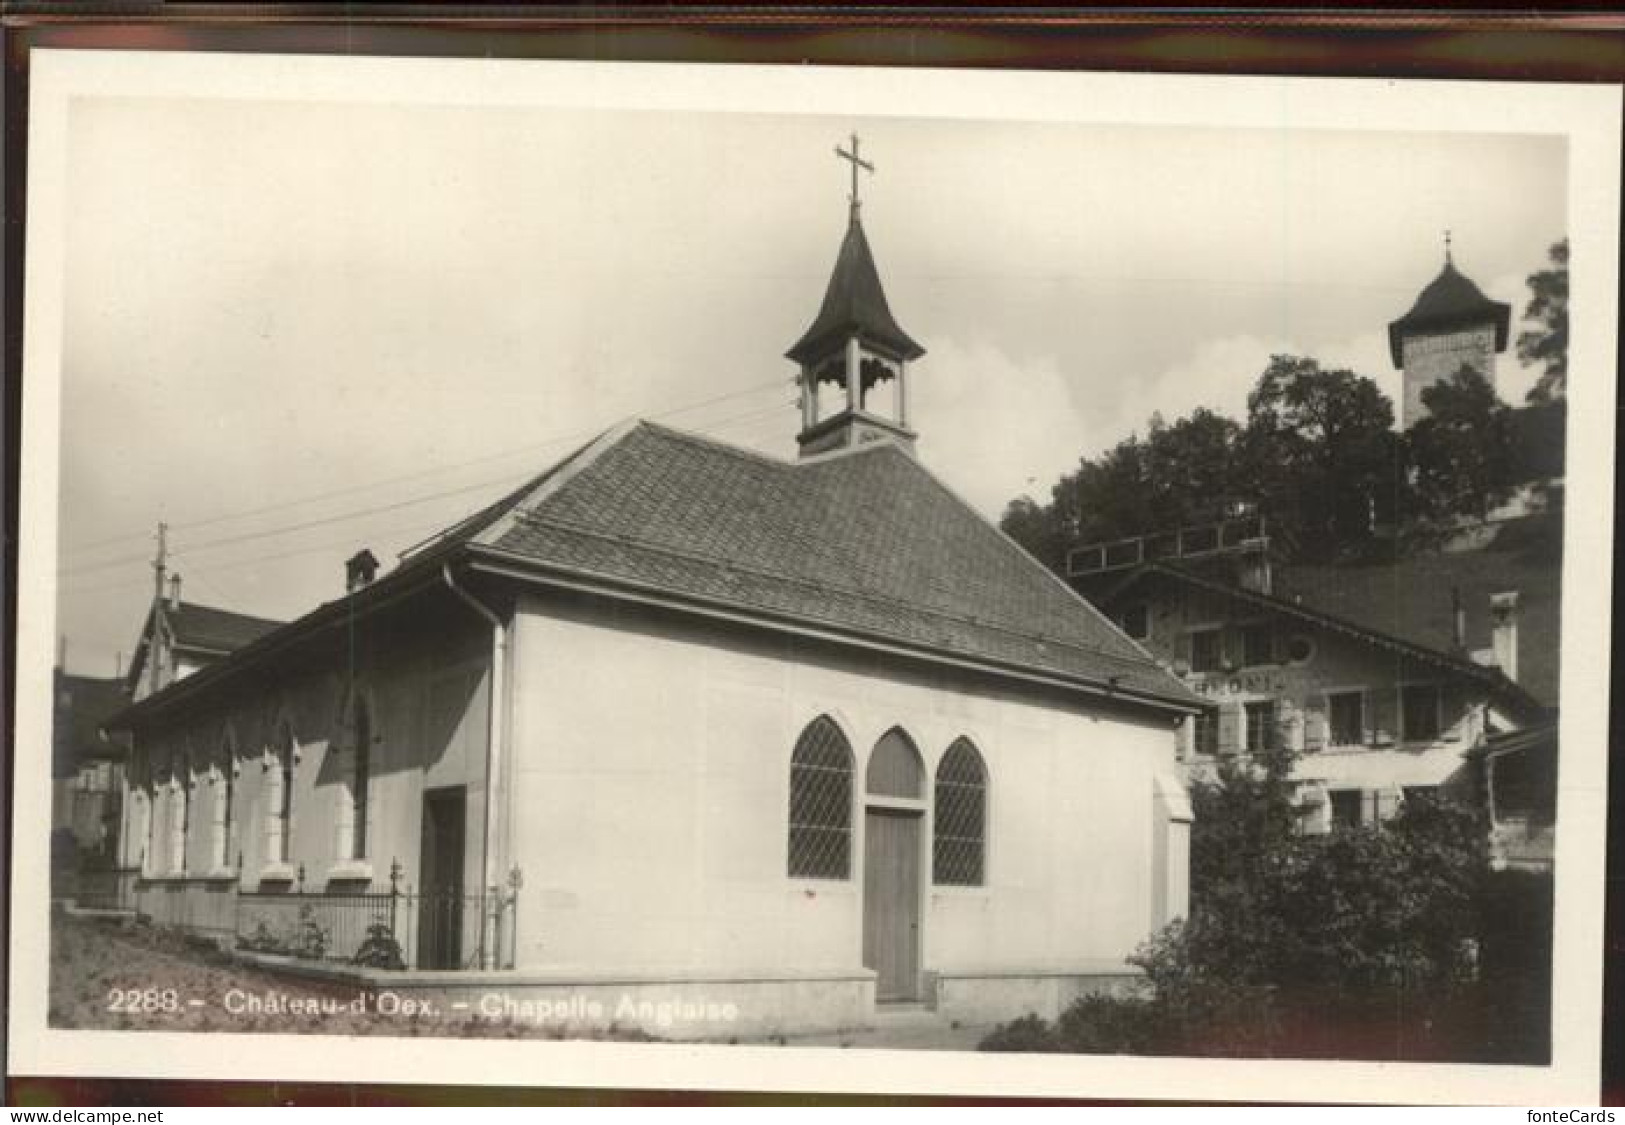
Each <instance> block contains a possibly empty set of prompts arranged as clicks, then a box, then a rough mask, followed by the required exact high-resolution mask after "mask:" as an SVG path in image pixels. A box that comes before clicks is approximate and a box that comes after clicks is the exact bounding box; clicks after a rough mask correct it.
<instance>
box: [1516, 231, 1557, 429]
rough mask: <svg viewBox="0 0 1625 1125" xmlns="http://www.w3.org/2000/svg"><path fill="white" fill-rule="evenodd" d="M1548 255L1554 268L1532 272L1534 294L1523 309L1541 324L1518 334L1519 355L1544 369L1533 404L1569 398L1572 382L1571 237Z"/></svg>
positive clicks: (1531, 391) (1531, 398)
mask: <svg viewBox="0 0 1625 1125" xmlns="http://www.w3.org/2000/svg"><path fill="white" fill-rule="evenodd" d="M1547 257H1549V258H1550V259H1551V263H1552V265H1551V268H1550V269H1544V270H1539V271H1538V272H1536V273H1532V274H1530V275H1529V281H1528V284H1529V292H1530V294H1531V295H1530V298H1529V304H1528V306H1527V307H1526V308H1525V309H1524V312H1523V315H1524V319H1525V320H1532V321H1534V322H1535V323H1536V324H1537V325H1539V327H1538V328H1534V329H1530V330H1528V331H1526V332H1522V333H1520V334H1519V335H1518V358H1519V359H1521V360H1523V361H1524V362H1525V363H1538V364H1541V365H1542V368H1543V370H1542V371H1541V375H1540V378H1539V380H1537V381H1536V383H1535V385H1534V386H1533V387H1531V388H1530V389H1529V398H1528V401H1529V402H1530V403H1532V404H1538V403H1546V402H1553V401H1555V400H1557V399H1561V398H1563V397H1565V396H1566V395H1567V394H1568V385H1569V240H1568V239H1566V238H1565V239H1563V240H1562V241H1561V242H1554V243H1553V244H1552V247H1551V249H1550V250H1548V251H1547Z"/></svg>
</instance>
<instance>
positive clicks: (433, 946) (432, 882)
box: [417, 785, 468, 969]
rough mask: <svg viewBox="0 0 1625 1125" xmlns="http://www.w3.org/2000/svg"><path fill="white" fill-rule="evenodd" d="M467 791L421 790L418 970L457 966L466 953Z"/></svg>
mask: <svg viewBox="0 0 1625 1125" xmlns="http://www.w3.org/2000/svg"><path fill="white" fill-rule="evenodd" d="M467 804H468V789H467V787H466V786H462V785H456V786H452V787H450V788H446V789H431V790H429V791H428V792H426V793H424V794H423V836H422V852H421V855H422V857H423V858H422V868H423V880H422V883H421V885H420V886H419V887H418V901H417V908H418V956H417V967H418V968H420V969H458V968H461V967H462V953H463V827H464V810H465V808H466V807H467Z"/></svg>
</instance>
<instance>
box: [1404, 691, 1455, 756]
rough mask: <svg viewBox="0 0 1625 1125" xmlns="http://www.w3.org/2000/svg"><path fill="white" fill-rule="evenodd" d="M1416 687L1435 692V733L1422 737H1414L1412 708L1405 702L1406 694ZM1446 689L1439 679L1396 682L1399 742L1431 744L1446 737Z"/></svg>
mask: <svg viewBox="0 0 1625 1125" xmlns="http://www.w3.org/2000/svg"><path fill="white" fill-rule="evenodd" d="M1415 688H1427V689H1429V690H1431V691H1432V692H1433V733H1432V734H1431V735H1427V736H1422V737H1412V735H1411V731H1410V708H1409V707H1407V706H1406V704H1405V695H1406V693H1407V692H1408V691H1410V690H1412V689H1415ZM1444 689H1445V685H1444V684H1443V683H1442V682H1441V681H1439V680H1400V681H1398V682H1397V683H1395V684H1394V709H1395V711H1396V712H1397V716H1398V722H1397V723H1396V724H1395V725H1396V726H1397V727H1398V728H1399V730H1398V731H1397V732H1396V733H1397V734H1398V738H1397V740H1396V741H1397V742H1398V743H1399V744H1401V745H1406V744H1410V745H1416V744H1419V743H1423V744H1431V743H1434V742H1438V741H1440V740H1441V739H1442V738H1444V736H1445V721H1444V696H1445V690H1444Z"/></svg>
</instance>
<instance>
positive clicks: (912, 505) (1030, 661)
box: [472, 422, 1194, 704]
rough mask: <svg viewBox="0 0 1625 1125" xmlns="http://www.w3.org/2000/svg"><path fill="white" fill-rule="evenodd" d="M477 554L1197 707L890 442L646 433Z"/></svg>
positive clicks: (546, 498)
mask: <svg viewBox="0 0 1625 1125" xmlns="http://www.w3.org/2000/svg"><path fill="white" fill-rule="evenodd" d="M472 546H474V547H476V548H485V549H487V550H489V551H491V552H494V553H498V554H500V555H502V556H504V557H506V558H509V559H522V560H525V561H527V562H530V563H534V564H539V565H541V566H543V567H546V568H550V569H551V568H557V569H560V570H564V571H568V572H570V573H577V574H584V575H589V576H592V577H593V578H596V579H599V580H604V581H608V582H612V583H619V584H625V585H628V586H633V587H637V588H643V589H650V590H656V591H659V592H661V593H663V594H667V595H675V596H678V597H680V598H685V599H693V600H694V601H696V602H701V603H705V604H709V605H717V606H725V607H729V608H731V609H734V610H739V611H743V612H746V613H748V614H751V615H753V616H760V617H762V618H766V619H771V620H773V621H777V622H784V623H800V624H804V625H808V626H812V627H817V628H822V629H827V630H830V631H833V632H834V633H837V634H845V635H848V636H854V637H863V638H871V639H879V640H882V641H886V642H890V643H892V644H895V645H900V646H905V647H908V648H914V649H919V650H922V651H926V652H931V653H935V654H940V655H946V656H949V657H953V658H956V659H959V660H964V661H969V662H972V663H982V664H989V665H997V666H1003V667H1009V668H1021V669H1027V670H1030V671H1033V672H1037V673H1042V674H1048V675H1052V676H1058V677H1062V678H1065V679H1068V680H1085V681H1089V682H1091V683H1093V684H1095V685H1098V686H1101V687H1106V688H1108V689H1110V690H1120V691H1123V692H1125V693H1138V694H1142V695H1147V696H1152V697H1156V698H1161V699H1164V700H1171V701H1177V702H1179V703H1181V704H1186V703H1190V702H1192V701H1193V698H1194V697H1192V696H1191V695H1190V694H1189V693H1188V691H1187V689H1186V688H1185V687H1184V686H1183V685H1182V684H1180V683H1179V681H1178V680H1176V679H1175V678H1174V677H1173V676H1171V675H1169V674H1168V673H1167V672H1165V671H1164V670H1162V669H1161V668H1159V667H1158V666H1157V665H1156V664H1155V662H1154V661H1153V660H1152V659H1151V658H1150V656H1149V655H1148V654H1147V653H1146V652H1145V651H1144V650H1143V649H1141V648H1140V647H1139V646H1138V645H1136V644H1134V643H1133V642H1132V641H1130V640H1129V639H1128V638H1126V637H1125V636H1123V635H1122V634H1121V633H1120V632H1118V631H1117V629H1116V628H1115V627H1114V626H1112V625H1111V624H1110V623H1109V622H1108V621H1106V619H1105V618H1104V617H1102V616H1101V615H1100V614H1099V613H1098V612H1097V611H1096V610H1095V609H1094V608H1093V607H1092V606H1090V605H1089V604H1088V603H1087V602H1085V601H1084V600H1083V599H1082V598H1080V597H1078V596H1077V595H1076V594H1075V593H1073V592H1072V591H1071V590H1070V589H1069V588H1068V587H1067V586H1066V585H1065V584H1064V583H1063V582H1061V581H1060V580H1059V579H1057V578H1056V577H1055V576H1053V575H1052V574H1050V573H1049V572H1048V571H1047V570H1045V569H1044V568H1043V567H1042V566H1041V565H1039V564H1038V563H1037V562H1036V561H1035V560H1034V559H1032V558H1031V557H1030V556H1029V555H1027V553H1026V552H1025V551H1023V550H1022V549H1021V548H1020V547H1018V546H1017V545H1016V544H1015V543H1014V542H1012V541H1011V540H1010V539H1008V538H1006V537H1005V536H1004V534H1003V533H1002V532H1000V531H999V530H998V529H997V528H995V527H994V526H993V525H992V524H990V523H988V522H987V521H986V520H984V519H983V518H982V517H981V516H979V515H977V514H976V512H975V511H974V510H972V509H971V508H970V507H969V506H968V505H967V504H965V502H964V501H962V500H960V499H959V498H958V497H957V496H955V495H954V494H953V493H952V492H950V491H949V490H948V488H947V487H946V486H944V485H943V484H941V483H940V482H939V481H938V480H937V479H936V478H935V477H933V476H932V475H931V474H930V473H929V472H928V471H927V470H925V469H924V468H923V467H922V466H921V465H920V464H919V462H917V461H916V460H915V459H914V458H913V457H912V456H910V455H909V454H908V453H906V452H904V451H903V449H901V448H900V447H898V446H897V445H895V444H893V443H891V442H873V443H869V444H867V445H864V446H860V447H858V448H856V449H854V450H850V451H847V452H844V453H841V454H836V455H832V456H829V457H825V458H815V459H811V460H805V461H800V462H786V461H780V460H777V459H775V458H769V457H764V456H762V455H760V454H756V453H752V452H749V451H746V450H742V449H738V448H735V447H733V446H728V445H724V444H721V443H718V442H714V441H710V440H707V439H704V438H699V437H695V436H692V435H689V434H684V433H681V432H679V431H676V430H671V429H667V428H665V427H663V426H657V425H654V424H651V423H647V422H645V423H638V424H636V425H633V426H631V427H630V428H628V429H626V430H624V431H622V432H620V433H619V434H617V435H614V436H612V437H610V438H606V439H605V440H604V441H603V442H601V443H599V445H598V446H596V447H593V448H590V449H589V450H587V451H586V452H584V453H583V454H581V455H580V463H579V464H577V465H574V466H571V467H569V468H568V469H566V470H565V471H563V472H558V473H554V474H552V475H550V476H549V477H548V478H547V479H546V480H545V481H543V482H542V483H541V484H539V485H538V487H537V488H536V489H535V491H534V492H533V493H532V494H531V495H528V496H526V497H525V498H524V499H522V500H520V501H519V502H518V503H516V504H515V505H514V506H513V507H512V508H511V509H510V510H509V511H508V512H506V513H504V515H503V516H502V517H500V518H499V519H497V520H496V521H495V522H494V523H492V524H491V525H490V526H488V527H486V528H484V529H483V530H481V531H480V532H478V534H477V535H475V537H474V542H473V544H472Z"/></svg>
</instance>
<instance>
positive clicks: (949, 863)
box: [931, 738, 987, 887]
mask: <svg viewBox="0 0 1625 1125" xmlns="http://www.w3.org/2000/svg"><path fill="white" fill-rule="evenodd" d="M935 806H936V809H935V820H934V829H933V833H932V839H931V879H932V882H935V883H940V884H944V885H948V886H959V887H979V886H981V885H982V883H983V881H984V879H985V875H986V866H987V767H986V766H985V765H983V763H982V755H981V754H979V753H977V751H976V747H974V746H972V745H971V744H970V742H969V741H967V740H966V739H963V738H961V739H958V740H957V741H955V742H954V744H953V745H952V746H950V747H948V752H947V753H946V754H944V755H943V756H942V764H941V765H939V766H938V767H937V783H936V800H935Z"/></svg>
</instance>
